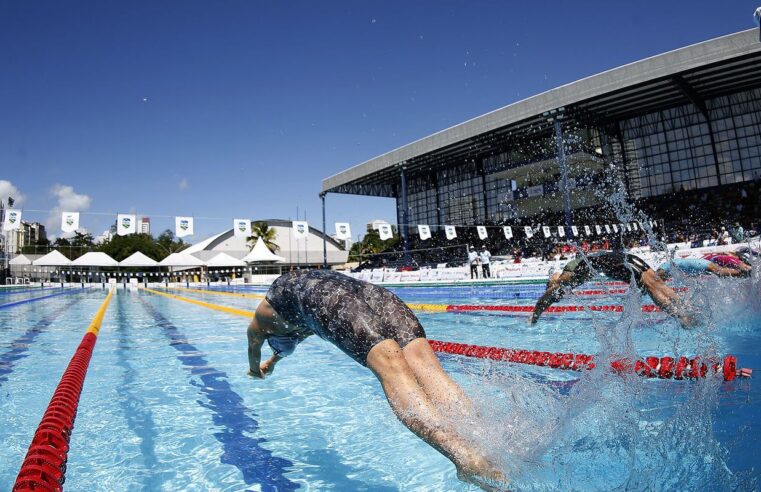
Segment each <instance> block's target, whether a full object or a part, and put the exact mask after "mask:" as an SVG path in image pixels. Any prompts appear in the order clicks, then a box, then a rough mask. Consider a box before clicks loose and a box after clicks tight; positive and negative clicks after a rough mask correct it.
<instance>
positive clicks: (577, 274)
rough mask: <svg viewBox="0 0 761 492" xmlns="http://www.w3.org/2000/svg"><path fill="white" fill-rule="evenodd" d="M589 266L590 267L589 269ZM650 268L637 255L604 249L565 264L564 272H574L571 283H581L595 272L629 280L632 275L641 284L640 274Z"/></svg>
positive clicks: (624, 280)
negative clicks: (585, 258)
mask: <svg viewBox="0 0 761 492" xmlns="http://www.w3.org/2000/svg"><path fill="white" fill-rule="evenodd" d="M590 267H591V269H590ZM649 269H650V266H648V264H647V263H645V261H644V260H643V259H642V258H640V257H639V256H634V255H632V254H627V253H623V252H620V251H612V252H611V251H604V252H600V253H591V254H589V255H587V261H584V259H583V258H576V259H575V260H572V261H570V262H568V264H566V266H565V268H563V271H564V272H571V273H573V274H574V279H573V283H574V285H575V286H577V285H581V284H583V283H584V282H586V281H587V280H589V279H591V278H592V277H593V276H594V274H595V273H596V272H601V273H604V274H605V276H607V277H608V278H610V279H613V280H618V281H619V282H629V281H630V280H631V278H632V276H633V277H634V281H635V282H636V283H637V285H638V286H640V287H641V286H642V274H643V273H645V272H646V271H647V270H649Z"/></svg>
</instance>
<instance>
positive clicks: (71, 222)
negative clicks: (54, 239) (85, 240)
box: [61, 212, 79, 232]
mask: <svg viewBox="0 0 761 492" xmlns="http://www.w3.org/2000/svg"><path fill="white" fill-rule="evenodd" d="M77 229H79V212H63V213H62V214H61V231H63V232H74V231H76V230H77Z"/></svg>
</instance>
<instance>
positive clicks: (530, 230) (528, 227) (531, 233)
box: [523, 226, 534, 239]
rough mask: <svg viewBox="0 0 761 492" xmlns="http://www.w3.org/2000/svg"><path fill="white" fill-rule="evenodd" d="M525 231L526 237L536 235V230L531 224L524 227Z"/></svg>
mask: <svg viewBox="0 0 761 492" xmlns="http://www.w3.org/2000/svg"><path fill="white" fill-rule="evenodd" d="M523 232H525V233H526V237H527V238H529V239H531V238H532V237H534V231H533V230H532V229H531V226H525V227H524V228H523Z"/></svg>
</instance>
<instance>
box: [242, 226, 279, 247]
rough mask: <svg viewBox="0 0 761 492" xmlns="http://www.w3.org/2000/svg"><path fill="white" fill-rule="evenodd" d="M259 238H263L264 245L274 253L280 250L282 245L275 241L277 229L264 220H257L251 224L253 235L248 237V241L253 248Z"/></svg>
mask: <svg viewBox="0 0 761 492" xmlns="http://www.w3.org/2000/svg"><path fill="white" fill-rule="evenodd" d="M259 238H262V241H263V242H264V245H265V246H267V248H268V249H269V250H270V251H272V252H273V253H277V252H278V251H279V250H280V246H278V245H277V243H275V239H277V231H276V230H275V229H273V228H272V227H270V226H269V224H267V223H266V222H264V221H257V222H254V223H253V224H251V235H250V236H249V237H247V238H246V242H248V245H249V246H251V247H252V248H253V247H254V245H256V241H257V239H259Z"/></svg>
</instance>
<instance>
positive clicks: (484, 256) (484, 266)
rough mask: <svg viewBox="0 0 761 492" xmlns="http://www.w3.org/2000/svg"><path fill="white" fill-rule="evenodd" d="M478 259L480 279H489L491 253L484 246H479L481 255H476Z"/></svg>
mask: <svg viewBox="0 0 761 492" xmlns="http://www.w3.org/2000/svg"><path fill="white" fill-rule="evenodd" d="M478 257H479V259H480V260H481V277H483V278H491V270H490V269H489V258H491V253H489V250H488V249H486V245H485V244H482V245H481V253H479V254H478Z"/></svg>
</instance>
